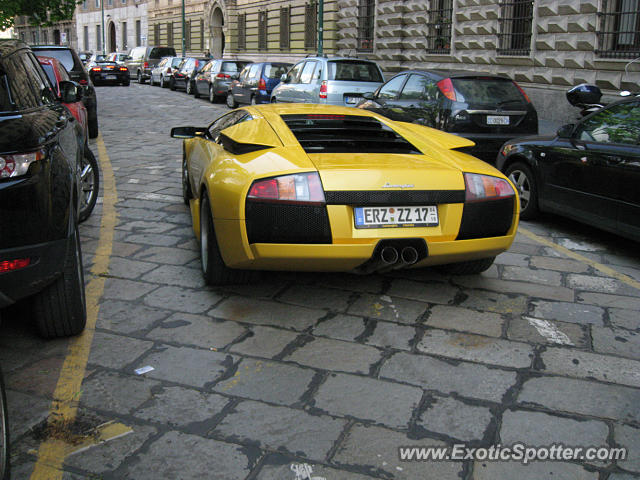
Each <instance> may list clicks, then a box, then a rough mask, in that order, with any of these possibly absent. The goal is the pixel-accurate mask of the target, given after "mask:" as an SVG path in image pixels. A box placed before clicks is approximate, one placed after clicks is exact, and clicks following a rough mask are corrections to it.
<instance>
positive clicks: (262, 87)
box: [258, 78, 267, 90]
mask: <svg viewBox="0 0 640 480" xmlns="http://www.w3.org/2000/svg"><path fill="white" fill-rule="evenodd" d="M266 89H267V82H265V81H264V78H261V79H260V80H259V81H258V90H266Z"/></svg>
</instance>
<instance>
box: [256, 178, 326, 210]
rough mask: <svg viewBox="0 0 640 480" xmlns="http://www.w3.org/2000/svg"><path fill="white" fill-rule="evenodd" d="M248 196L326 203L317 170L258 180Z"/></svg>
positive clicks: (276, 200) (306, 202)
mask: <svg viewBox="0 0 640 480" xmlns="http://www.w3.org/2000/svg"><path fill="white" fill-rule="evenodd" d="M247 198H249V199H250V200H264V201H270V202H285V203H305V204H308V203H316V204H324V190H323V189H322V182H321V181H320V175H318V173H317V172H310V173H296V174H293V175H283V176H281V177H276V178H266V179H264V180H256V181H255V182H253V185H251V188H250V189H249V194H248V195H247Z"/></svg>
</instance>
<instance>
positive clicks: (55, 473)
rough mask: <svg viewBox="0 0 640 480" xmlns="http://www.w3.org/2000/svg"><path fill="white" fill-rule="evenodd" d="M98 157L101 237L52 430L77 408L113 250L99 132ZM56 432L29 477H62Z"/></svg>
mask: <svg viewBox="0 0 640 480" xmlns="http://www.w3.org/2000/svg"><path fill="white" fill-rule="evenodd" d="M97 144H98V158H99V161H100V169H101V171H102V191H103V203H102V221H101V224H100V238H99V239H98V248H97V249H96V253H95V257H94V260H93V266H92V267H91V273H92V274H93V275H94V277H93V278H92V279H91V281H90V282H89V283H88V284H87V285H86V287H85V292H86V298H87V326H86V328H85V330H84V332H83V333H82V334H81V335H78V336H77V337H74V338H72V339H71V340H70V342H69V351H68V353H67V356H66V357H65V360H64V363H63V365H62V370H61V371H60V376H59V377H58V383H57V384H56V389H55V391H54V392H53V403H52V404H51V409H50V411H49V427H50V429H51V430H58V429H60V428H67V427H69V426H71V425H73V422H74V421H75V418H76V414H77V411H78V400H79V399H80V395H81V393H82V391H81V386H82V379H83V378H84V374H85V370H86V367H87V361H88V359H89V352H90V350H91V342H92V341H93V334H94V331H95V326H96V321H97V319H98V310H99V305H98V302H99V300H100V297H102V293H103V292H104V284H105V277H103V276H101V274H104V273H106V272H107V271H108V269H109V260H110V257H111V251H112V250H113V233H114V228H115V225H116V207H115V204H116V202H117V200H118V195H117V191H116V181H115V177H114V175H113V169H112V168H111V161H110V160H109V157H108V155H107V149H106V148H105V145H104V140H103V139H102V135H99V136H98V139H97ZM55 437H56V435H52V436H50V438H48V439H47V440H45V441H44V442H43V443H42V444H41V445H40V448H39V449H38V459H37V461H36V465H35V468H34V470H33V473H32V474H31V477H30V480H58V479H61V478H62V473H63V472H62V470H61V468H62V463H63V462H64V458H65V454H66V452H67V451H68V446H67V444H66V443H65V442H64V441H63V440H62V439H59V438H55Z"/></svg>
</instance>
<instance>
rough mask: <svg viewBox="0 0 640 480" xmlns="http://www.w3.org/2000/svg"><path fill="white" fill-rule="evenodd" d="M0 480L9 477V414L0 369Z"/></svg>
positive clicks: (5, 479) (6, 479)
mask: <svg viewBox="0 0 640 480" xmlns="http://www.w3.org/2000/svg"><path fill="white" fill-rule="evenodd" d="M0 403H2V405H0V430H1V431H0V480H8V479H9V478H10V473H9V470H10V465H9V416H8V413H7V395H6V393H5V389H4V379H3V378H2V372H1V371H0Z"/></svg>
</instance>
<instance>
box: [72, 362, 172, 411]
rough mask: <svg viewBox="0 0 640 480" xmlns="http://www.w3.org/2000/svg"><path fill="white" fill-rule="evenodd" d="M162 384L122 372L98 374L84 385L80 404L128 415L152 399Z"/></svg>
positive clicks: (86, 380)
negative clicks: (155, 389) (153, 390)
mask: <svg viewBox="0 0 640 480" xmlns="http://www.w3.org/2000/svg"><path fill="white" fill-rule="evenodd" d="M159 384H160V383H159V382H157V381H155V380H151V379H149V378H144V377H142V376H132V375H125V374H123V373H120V372H108V371H107V372H105V371H102V372H96V373H95V374H94V375H91V376H90V377H89V378H88V379H85V381H84V382H83V383H82V395H81V397H80V403H81V404H82V405H84V406H86V407H91V408H95V409H98V410H106V411H111V412H115V413H117V414H120V415H127V414H129V413H131V412H132V411H133V410H134V409H136V408H138V407H139V406H140V405H142V404H143V403H144V402H146V401H147V400H149V399H150V398H151V390H152V389H153V388H154V387H156V386H158V385H159Z"/></svg>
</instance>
